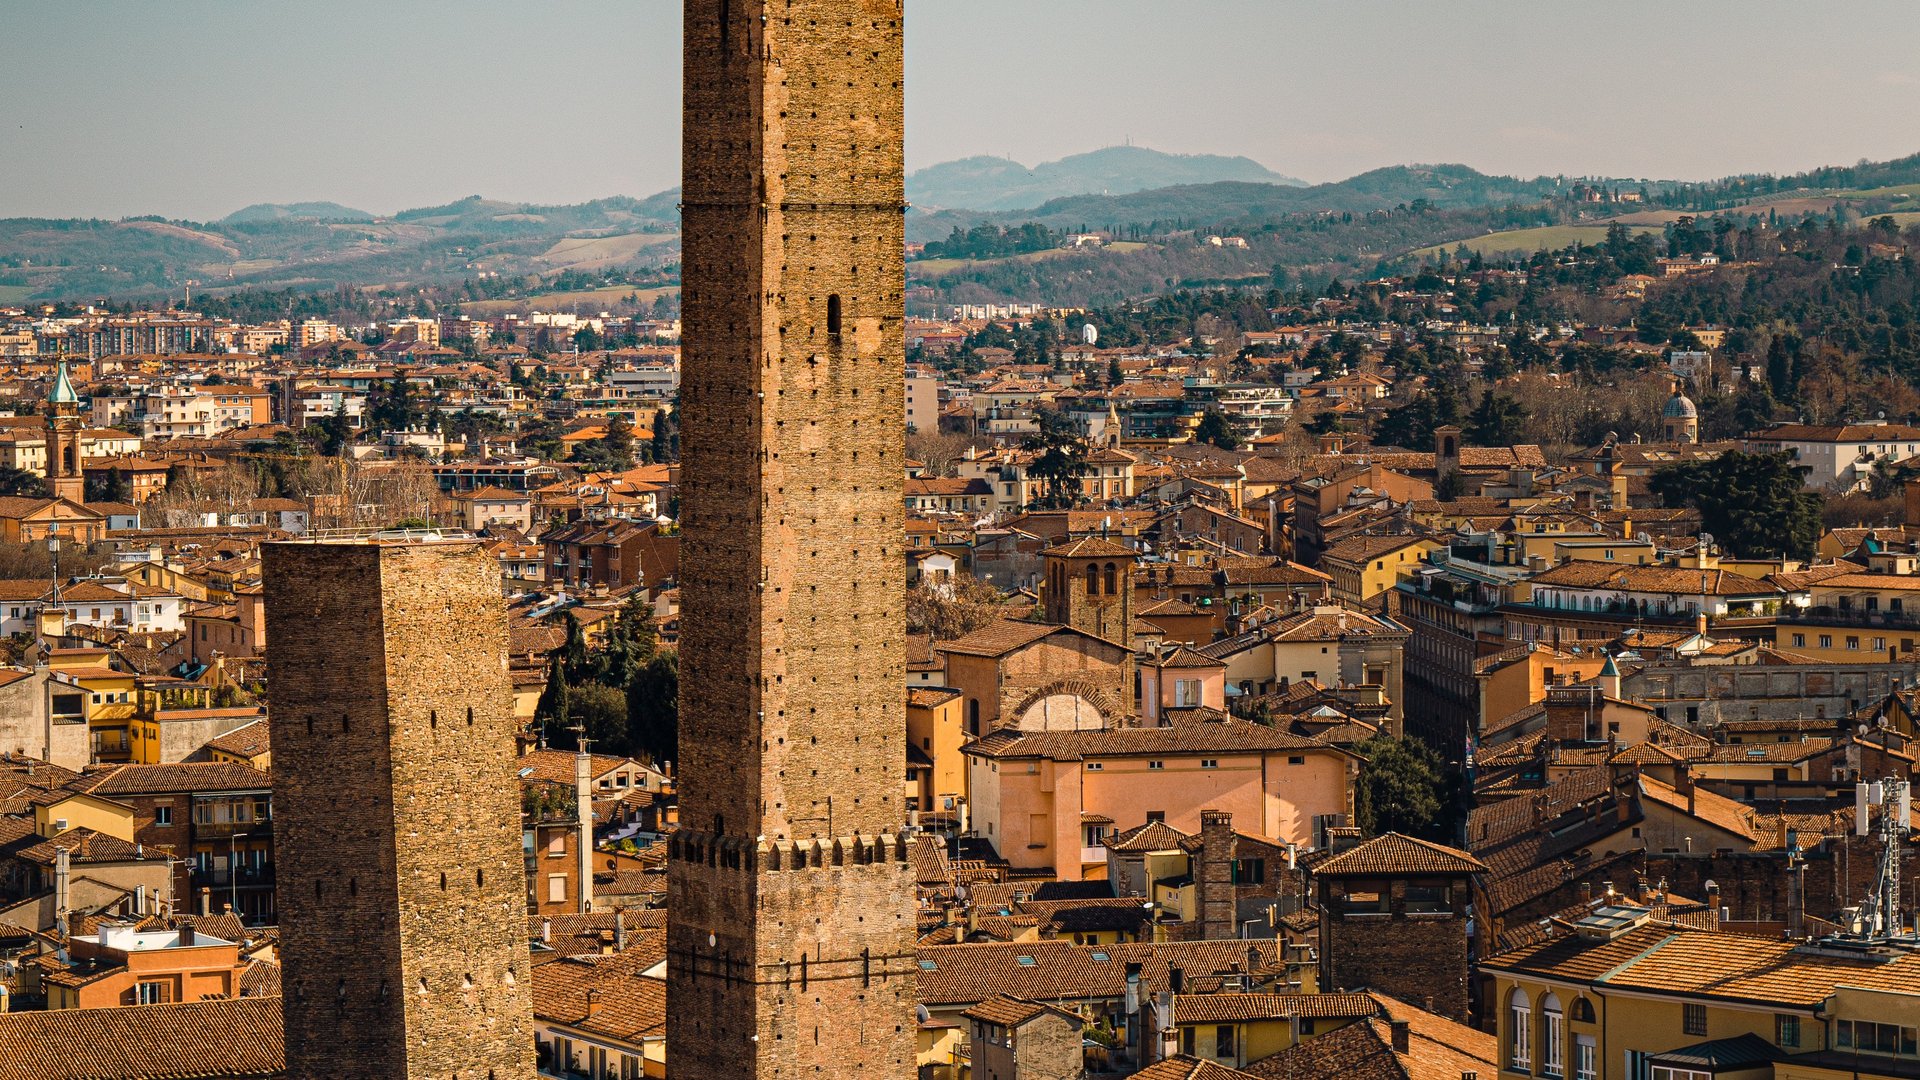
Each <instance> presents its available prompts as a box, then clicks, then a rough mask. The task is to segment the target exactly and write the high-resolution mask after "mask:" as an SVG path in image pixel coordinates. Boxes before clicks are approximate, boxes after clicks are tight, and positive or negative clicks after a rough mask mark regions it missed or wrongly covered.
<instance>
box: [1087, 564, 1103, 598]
mask: <svg viewBox="0 0 1920 1080" xmlns="http://www.w3.org/2000/svg"><path fill="white" fill-rule="evenodd" d="M1099 592H1100V564H1099V563H1088V564H1087V595H1088V596H1097V595H1099Z"/></svg>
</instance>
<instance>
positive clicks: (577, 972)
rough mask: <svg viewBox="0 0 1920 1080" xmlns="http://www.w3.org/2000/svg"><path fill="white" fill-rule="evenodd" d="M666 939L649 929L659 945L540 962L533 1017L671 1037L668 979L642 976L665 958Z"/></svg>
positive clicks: (624, 1035) (609, 1032) (626, 1035)
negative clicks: (669, 1032)
mask: <svg viewBox="0 0 1920 1080" xmlns="http://www.w3.org/2000/svg"><path fill="white" fill-rule="evenodd" d="M665 937H666V935H665V933H664V932H662V931H649V932H647V933H646V934H644V935H642V938H643V941H644V942H646V943H652V942H653V939H658V941H657V945H650V944H633V945H629V946H628V948H627V950H626V951H625V952H622V953H619V954H618V955H615V956H605V957H584V956H574V957H567V958H565V959H561V960H556V961H554V962H552V963H548V964H537V965H535V966H534V969H533V1015H534V1016H535V1018H537V1019H540V1020H546V1021H550V1022H553V1023H559V1024H565V1025H567V1026H569V1027H574V1028H579V1029H582V1030H586V1031H593V1032H597V1033H599V1034H602V1035H606V1036H610V1037H612V1038H614V1039H620V1040H626V1041H633V1040H637V1039H639V1038H641V1037H644V1036H654V1037H658V1036H663V1035H665V1033H666V1026H667V987H666V982H665V981H664V980H662V979H654V978H648V977H646V976H644V975H642V974H641V972H644V971H646V970H647V969H649V968H652V967H654V966H656V965H657V964H659V963H660V962H661V961H662V960H663V959H665V957H666V942H665ZM589 995H591V997H589Z"/></svg>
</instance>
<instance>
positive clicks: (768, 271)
mask: <svg viewBox="0 0 1920 1080" xmlns="http://www.w3.org/2000/svg"><path fill="white" fill-rule="evenodd" d="M901 15H902V12H901V4H900V2H899V0H791V2H787V0H780V2H773V0H687V2H686V6H685V50H686V51H685V108H686V115H685V122H684V157H683V162H682V174H683V181H684V193H683V196H682V199H683V210H682V216H683V223H684V235H685V239H684V253H683V274H682V277H683V282H684V285H683V296H682V304H683V308H682V312H683V318H684V326H683V343H682V348H683V350H684V352H683V356H684V375H683V378H682V384H681V403H682V414H681V415H682V420H683V422H684V427H683V429H682V431H683V434H682V441H681V449H682V453H683V472H682V492H681V494H682V501H681V509H682V526H683V532H682V548H681V561H680V572H681V599H682V608H683V610H684V611H686V612H687V618H686V620H685V624H684V630H683V633H682V637H681V641H680V657H681V680H682V686H681V695H680V700H681V702H682V705H681V735H680V758H681V762H680V765H681V771H680V775H681V777H682V787H681V792H680V808H681V809H680V820H681V826H682V827H681V829H680V830H679V831H678V832H676V833H675V834H674V838H673V842H672V844H671V862H670V866H669V891H670V903H671V909H672V911H673V919H672V921H671V923H670V925H669V940H668V950H669V951H668V992H669V997H670V999H671V1000H672V1001H673V1003H674V1006H673V1023H674V1037H673V1044H672V1050H671V1051H670V1053H671V1058H672V1060H671V1062H670V1068H671V1070H672V1072H673V1074H674V1075H675V1076H676V1077H681V1078H686V1080H708V1078H716V1080H717V1078H721V1077H726V1078H729V1080H732V1078H737V1077H751V1076H757V1077H799V1076H820V1075H827V1076H835V1077H852V1076H873V1077H883V1076H884V1077H907V1076H910V1075H912V1074H913V1072H914V1033H915V1026H914V1023H913V1004H914V994H913V986H914V979H913V974H914V972H915V971H917V970H918V968H917V966H916V964H915V960H914V956H913V884H912V876H911V873H910V870H909V869H908V866H907V862H906V857H905V855H906V845H905V843H904V842H903V841H901V840H900V839H899V838H898V837H897V836H896V835H894V834H896V833H897V831H898V830H899V828H900V825H901V823H902V820H903V818H904V811H903V808H902V807H903V803H902V799H903V795H902V788H903V784H904V780H905V777H904V769H905V753H906V752H905V747H904V745H903V744H904V740H905V737H906V720H905V702H904V695H903V694H902V692H901V687H902V685H903V684H904V682H905V677H906V663H905V649H904V646H905V640H904V631H903V626H904V622H905V614H904V593H905V582H904V561H903V560H902V558H901V555H900V546H901V542H902V541H901V516H902V515H903V513H904V508H903V500H902V483H903V481H902V477H903V476H904V462H903V458H904V447H903V440H904V434H905V431H904V408H905V405H904V402H903V401H902V394H903V384H902V380H901V377H900V372H901V370H902V365H903V353H904V345H903V340H902V312H903V307H902V292H903V280H904V268H903V264H902V259H903V243H904V241H903V233H902V227H903V221H904V219H903V215H904V198H905V184H904V172H903V164H902V161H903V159H902V137H903V126H902V117H903V112H904V110H903V102H902V96H901V78H902V70H901V59H902V53H901Z"/></svg>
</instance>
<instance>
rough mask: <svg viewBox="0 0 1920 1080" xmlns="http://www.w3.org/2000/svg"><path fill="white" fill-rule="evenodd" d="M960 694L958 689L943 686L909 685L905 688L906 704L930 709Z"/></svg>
mask: <svg viewBox="0 0 1920 1080" xmlns="http://www.w3.org/2000/svg"><path fill="white" fill-rule="evenodd" d="M959 696H960V691H958V690H949V689H947V688H946V687H944V686H910V687H908V688H907V704H908V705H909V706H911V707H913V708H916V709H931V708H933V707H934V706H936V705H944V704H946V703H947V702H949V701H952V700H953V699H954V698H957V697H959Z"/></svg>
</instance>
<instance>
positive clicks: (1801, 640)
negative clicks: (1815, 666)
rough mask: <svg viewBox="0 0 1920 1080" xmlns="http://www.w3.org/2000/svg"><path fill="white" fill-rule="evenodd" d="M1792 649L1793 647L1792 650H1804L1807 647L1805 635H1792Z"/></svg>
mask: <svg viewBox="0 0 1920 1080" xmlns="http://www.w3.org/2000/svg"><path fill="white" fill-rule="evenodd" d="M1793 647H1794V648H1796V649H1804V648H1806V647H1807V635H1805V634H1795V635H1793Z"/></svg>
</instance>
